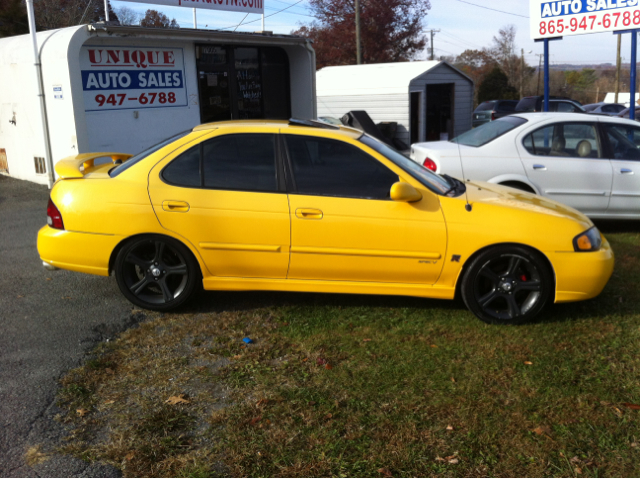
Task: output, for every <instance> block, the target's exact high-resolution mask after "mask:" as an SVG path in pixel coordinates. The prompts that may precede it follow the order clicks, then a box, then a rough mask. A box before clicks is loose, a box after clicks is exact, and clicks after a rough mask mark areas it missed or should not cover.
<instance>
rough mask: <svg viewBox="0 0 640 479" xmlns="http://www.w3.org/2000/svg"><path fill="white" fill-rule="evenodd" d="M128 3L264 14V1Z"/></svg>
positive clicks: (144, 0) (159, 0) (147, 0)
mask: <svg viewBox="0 0 640 479" xmlns="http://www.w3.org/2000/svg"><path fill="white" fill-rule="evenodd" d="M124 1H126V2H136V3H153V4H155V5H166V6H168V7H189V8H207V9H209V10H226V11H228V12H242V13H264V0H124Z"/></svg>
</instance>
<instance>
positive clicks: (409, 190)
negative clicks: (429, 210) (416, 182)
mask: <svg viewBox="0 0 640 479" xmlns="http://www.w3.org/2000/svg"><path fill="white" fill-rule="evenodd" d="M390 195H391V199H392V200H393V201H403V202H405V203H413V202H414V201H418V200H421V199H422V193H420V192H419V191H418V190H416V189H415V188H414V187H413V186H411V185H410V184H409V183H405V182H404V181H398V182H397V183H394V184H393V185H392V186H391V193H390Z"/></svg>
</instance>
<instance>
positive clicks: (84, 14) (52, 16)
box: [34, 0, 118, 30]
mask: <svg viewBox="0 0 640 479" xmlns="http://www.w3.org/2000/svg"><path fill="white" fill-rule="evenodd" d="M108 5H109V20H111V21H115V20H117V19H118V17H117V15H116V13H115V12H114V11H113V10H112V9H111V4H108ZM34 9H35V13H36V22H37V28H38V30H51V29H54V28H63V27H69V26H72V25H82V24H83V23H91V22H97V21H104V19H105V15H104V2H103V0H36V1H35V2H34Z"/></svg>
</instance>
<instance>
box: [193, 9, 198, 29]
mask: <svg viewBox="0 0 640 479" xmlns="http://www.w3.org/2000/svg"><path fill="white" fill-rule="evenodd" d="M193 28H198V19H197V18H196V9H195V8H194V9H193Z"/></svg>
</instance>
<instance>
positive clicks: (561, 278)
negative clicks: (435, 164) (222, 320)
mask: <svg viewBox="0 0 640 479" xmlns="http://www.w3.org/2000/svg"><path fill="white" fill-rule="evenodd" d="M506 118H509V117H506ZM499 121H500V120H499ZM495 123H498V122H491V123H489V124H488V125H486V126H490V125H493V124H495ZM481 128H485V127H480V129H481ZM480 129H478V130H474V131H479V130H480ZM105 156H107V157H111V158H112V159H113V161H114V162H115V164H113V163H112V164H98V165H97V164H96V163H95V160H96V159H98V158H101V157H105ZM118 163H121V164H118ZM56 172H57V173H58V175H59V176H60V179H59V180H58V181H57V182H56V184H55V185H54V187H53V189H52V190H51V197H50V200H49V204H48V208H47V216H48V221H47V222H48V224H47V225H46V226H44V227H43V228H42V229H41V230H40V232H39V234H38V252H39V253H40V257H41V259H42V260H43V262H44V264H45V265H46V267H48V268H55V267H57V268H63V269H68V270H72V271H80V272H84V273H92V274H98V275H103V276H108V275H109V274H110V273H111V272H112V271H113V272H115V277H116V281H117V283H118V286H119V287H120V290H121V291H122V293H123V294H124V296H126V297H127V298H128V299H129V300H130V301H131V302H132V303H134V304H136V305H138V306H140V307H143V308H147V309H154V310H161V311H163V310H169V309H172V308H174V307H177V306H179V305H180V304H182V303H184V302H185V301H187V300H188V298H189V297H190V296H191V295H192V293H193V292H194V291H195V290H196V289H197V288H199V287H201V286H204V288H205V289H207V290H223V291H230V290H234V291H237V290H270V291H307V292H324V293H357V294H391V295H409V296H423V297H430V298H440V299H453V298H454V295H455V294H456V291H460V294H461V296H462V299H463V300H464V301H465V303H466V304H467V306H468V307H469V309H470V310H471V311H472V312H473V313H475V314H476V315H477V316H478V317H479V318H480V319H482V320H483V321H487V322H490V323H522V322H525V321H528V320H530V319H532V318H533V317H535V316H536V315H537V314H538V313H539V312H540V311H541V310H542V308H543V307H544V306H545V305H546V304H547V303H550V302H553V301H555V302H566V301H579V300H583V299H588V298H592V297H594V296H596V295H598V294H599V293H600V292H601V291H602V289H603V288H604V286H605V284H606V282H607V280H608V279H609V277H610V275H611V273H612V271H613V253H612V251H611V248H610V246H609V244H608V243H607V241H606V240H605V239H604V237H603V236H602V235H601V234H600V233H599V232H598V230H597V228H596V227H595V226H593V223H592V222H591V221H590V220H589V219H588V218H587V217H586V216H584V215H582V214H580V213H579V212H577V211H575V210H572V209H570V208H567V207H565V206H563V205H561V204H559V203H557V202H554V201H548V200H546V199H543V198H540V197H537V196H534V195H530V194H526V193H523V192H519V191H516V190H513V189H511V188H504V187H501V186H497V185H491V184H488V183H467V184H465V183H463V182H462V181H459V180H457V179H454V178H452V177H447V176H440V175H436V174H435V173H433V172H431V171H429V170H427V169H426V168H423V167H422V166H420V165H417V164H416V163H414V162H413V161H411V160H410V159H409V158H407V157H405V156H403V155H402V154H400V153H399V152H398V151H396V150H395V149H393V148H391V147H389V146H388V145H386V144H384V143H382V142H381V141H379V140H376V139H375V138H373V137H371V136H369V135H366V134H363V133H362V132H361V131H358V130H355V129H352V128H347V127H336V126H332V125H327V124H326V123H322V122H311V121H298V120H294V121H291V122H290V123H287V122H284V121H269V120H260V121H244V122H239V121H229V122H220V123H212V124H208V125H201V126H198V127H196V128H194V129H193V130H192V131H188V132H185V133H182V134H179V135H176V136H174V137H173V138H170V139H168V140H166V141H165V142H163V143H160V144H158V145H156V146H154V147H152V148H150V149H148V150H146V151H143V152H142V153H139V154H138V155H136V156H135V157H131V155H128V154H119V153H87V154H82V155H78V156H75V157H70V158H66V159H64V160H62V161H60V162H58V163H57V164H56Z"/></svg>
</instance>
